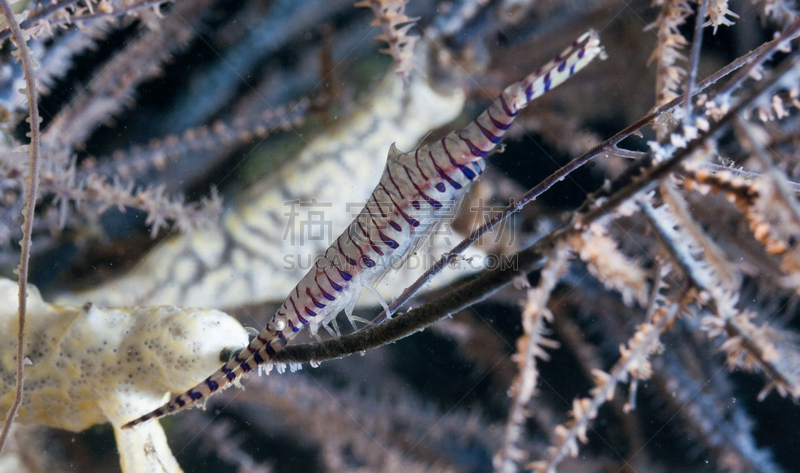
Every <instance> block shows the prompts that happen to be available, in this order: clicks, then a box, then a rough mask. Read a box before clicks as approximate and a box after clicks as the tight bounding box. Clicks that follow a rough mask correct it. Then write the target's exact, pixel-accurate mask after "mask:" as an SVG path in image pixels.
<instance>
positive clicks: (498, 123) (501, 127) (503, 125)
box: [486, 108, 511, 130]
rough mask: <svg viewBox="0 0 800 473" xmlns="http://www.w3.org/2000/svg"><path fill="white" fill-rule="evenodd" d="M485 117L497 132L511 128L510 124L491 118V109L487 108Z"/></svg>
mask: <svg viewBox="0 0 800 473" xmlns="http://www.w3.org/2000/svg"><path fill="white" fill-rule="evenodd" d="M486 116H487V117H489V121H491V122H492V125H494V127H495V128H497V129H498V130H508V127H510V126H511V123H503V122H501V121H500V120H497V119H495V118H494V117H493V116H492V109H491V108H488V109H487V110H486Z"/></svg>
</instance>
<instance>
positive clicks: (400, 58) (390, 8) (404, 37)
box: [355, 0, 419, 77]
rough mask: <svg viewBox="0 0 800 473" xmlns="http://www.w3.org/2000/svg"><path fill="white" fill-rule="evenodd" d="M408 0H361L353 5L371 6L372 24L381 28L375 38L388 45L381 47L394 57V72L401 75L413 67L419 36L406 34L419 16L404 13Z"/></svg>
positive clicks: (404, 75)
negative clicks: (413, 16)
mask: <svg viewBox="0 0 800 473" xmlns="http://www.w3.org/2000/svg"><path fill="white" fill-rule="evenodd" d="M406 3H408V0H361V1H359V2H356V4H355V6H357V7H364V8H371V9H372V12H373V13H374V14H375V19H374V20H372V25H373V26H378V25H380V27H381V29H382V30H383V33H382V34H379V35H378V36H376V37H375V39H377V40H379V41H385V42H386V43H387V44H388V45H389V47H388V48H386V49H381V52H383V53H387V54H389V55H391V56H392V57H393V58H394V62H395V72H397V74H398V75H400V76H402V77H406V76H408V74H410V73H411V71H412V69H413V68H414V64H413V59H414V44H416V42H417V40H418V39H419V36H415V35H410V34H408V30H410V29H411V28H413V27H414V25H415V24H416V23H415V22H416V21H417V20H418V19H419V18H410V17H408V16H407V15H406Z"/></svg>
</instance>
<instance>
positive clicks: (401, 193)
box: [386, 164, 406, 199]
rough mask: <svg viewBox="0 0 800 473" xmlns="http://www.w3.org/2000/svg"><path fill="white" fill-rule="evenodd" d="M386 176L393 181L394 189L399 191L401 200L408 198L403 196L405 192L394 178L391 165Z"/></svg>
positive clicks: (387, 168)
mask: <svg viewBox="0 0 800 473" xmlns="http://www.w3.org/2000/svg"><path fill="white" fill-rule="evenodd" d="M386 174H387V175H388V176H389V180H390V181H392V184H393V185H394V188H395V189H397V192H399V193H400V198H401V199H405V198H406V197H405V196H404V195H403V191H402V190H400V186H398V185H397V183H396V182H395V181H394V177H393V176H392V167H391V166H390V165H389V164H387V165H386Z"/></svg>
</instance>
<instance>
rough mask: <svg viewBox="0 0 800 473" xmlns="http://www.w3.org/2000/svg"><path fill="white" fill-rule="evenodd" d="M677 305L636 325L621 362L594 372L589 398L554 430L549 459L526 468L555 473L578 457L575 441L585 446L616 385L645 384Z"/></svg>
mask: <svg viewBox="0 0 800 473" xmlns="http://www.w3.org/2000/svg"><path fill="white" fill-rule="evenodd" d="M679 307H680V304H678V303H673V304H671V305H670V306H669V308H667V307H662V308H660V309H659V310H657V311H656V313H655V314H654V317H653V322H652V323H644V324H641V325H639V327H638V328H637V330H636V333H634V334H633V336H632V337H631V339H630V340H629V341H628V343H627V344H626V345H624V346H622V347H620V355H621V356H620V358H619V361H618V362H617V364H616V365H615V366H614V368H613V369H612V370H611V372H610V373H606V372H604V371H601V370H595V371H594V375H595V380H594V381H595V387H594V388H592V390H591V394H592V397H591V398H583V399H575V400H574V401H573V403H572V412H571V413H570V417H571V420H570V421H569V422H568V423H567V424H565V425H559V426H558V427H556V431H555V435H556V443H555V444H554V445H553V447H552V448H551V449H550V453H549V458H548V459H547V460H544V461H537V462H533V463H531V464H530V465H529V467H530V468H533V469H534V470H535V471H537V472H540V473H543V472H546V473H555V471H556V467H557V466H558V464H559V463H561V461H562V460H563V459H564V458H565V457H566V456H567V455H570V456H573V457H575V456H577V455H578V440H580V441H581V442H582V443H588V442H589V438H588V437H587V436H586V433H587V430H588V429H589V424H590V422H591V421H592V420H594V418H595V417H597V412H598V410H599V409H600V407H601V406H602V405H603V404H605V403H606V402H607V401H610V400H612V399H613V398H614V391H615V390H616V388H617V385H618V384H619V383H624V382H626V381H627V380H628V379H631V378H632V379H633V380H645V379H648V378H649V377H650V375H651V374H652V367H651V365H650V361H649V358H650V356H651V355H653V354H654V353H656V352H658V351H659V350H660V349H661V344H660V342H659V336H660V335H661V332H663V331H664V330H665V329H666V328H667V327H669V326H670V325H671V324H672V322H673V320H674V318H675V315H676V314H677V313H678V308H679Z"/></svg>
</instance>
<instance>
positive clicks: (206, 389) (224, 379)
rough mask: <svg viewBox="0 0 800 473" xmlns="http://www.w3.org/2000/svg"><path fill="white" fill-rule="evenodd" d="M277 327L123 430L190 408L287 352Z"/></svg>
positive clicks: (125, 426) (261, 335)
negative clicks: (205, 376) (214, 370)
mask: <svg viewBox="0 0 800 473" xmlns="http://www.w3.org/2000/svg"><path fill="white" fill-rule="evenodd" d="M274 325H275V324H273V323H270V324H269V325H268V326H267V327H266V328H265V329H264V330H262V331H261V333H259V334H258V336H256V338H254V339H253V340H252V341H251V342H250V344H249V345H248V346H247V347H245V348H244V349H242V351H240V352H239V354H237V355H236V356H234V357H233V358H231V359H230V361H228V362H227V363H225V365H223V366H222V368H220V369H219V370H217V371H216V372H215V373H214V374H212V375H211V376H209V377H208V378H206V379H205V380H204V381H202V382H200V383H199V384H198V385H196V386H195V387H193V388H192V389H190V390H188V391H186V392H185V393H183V394H181V395H179V396H177V397H175V398H173V399H172V400H171V401H169V402H168V403H167V404H165V405H163V406H161V407H159V408H158V409H155V410H153V411H151V412H149V413H147V414H145V415H143V416H141V417H139V418H137V419H135V420H133V421H131V422H128V423H127V424H125V425H123V426H122V428H123V429H129V428H131V427H133V426H135V425H138V424H141V423H142V422H146V421H148V420H150V419H157V418H160V417H164V416H167V415H171V414H175V413H176V412H178V411H181V410H183V409H186V408H187V407H190V406H192V405H193V404H195V403H197V402H199V401H201V400H202V399H205V398H206V397H208V396H210V395H211V394H214V393H215V392H217V391H221V390H223V389H226V388H228V387H230V386H231V384H232V383H233V382H234V381H235V380H237V379H238V378H239V377H241V376H242V375H244V374H247V373H248V372H249V371H251V370H252V369H254V368H255V367H256V366H258V365H260V364H262V363H264V362H266V361H269V360H271V359H272V358H273V357H274V356H275V354H276V353H277V352H278V351H279V350H281V349H283V347H284V346H285V345H286V342H287V341H286V338H285V336H284V335H283V334H282V332H281V331H280V330H275V328H276V327H274ZM277 328H280V327H277Z"/></svg>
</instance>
